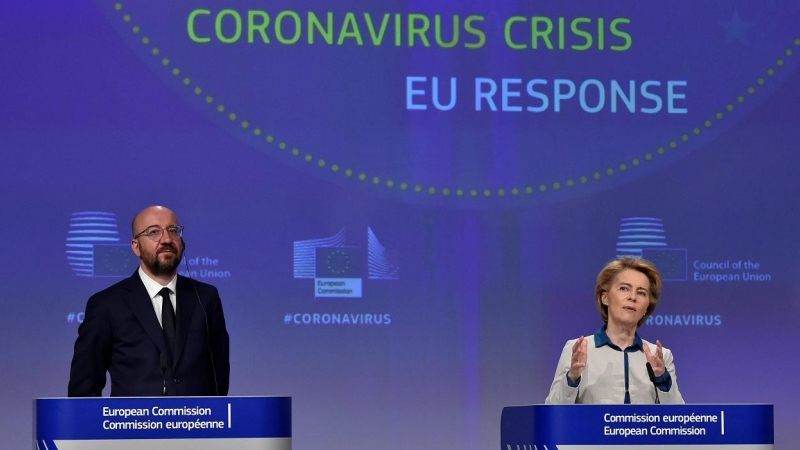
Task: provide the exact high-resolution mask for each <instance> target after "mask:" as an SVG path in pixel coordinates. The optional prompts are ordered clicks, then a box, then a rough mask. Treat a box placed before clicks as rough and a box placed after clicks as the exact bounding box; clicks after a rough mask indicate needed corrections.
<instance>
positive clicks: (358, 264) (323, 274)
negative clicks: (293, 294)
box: [294, 227, 400, 298]
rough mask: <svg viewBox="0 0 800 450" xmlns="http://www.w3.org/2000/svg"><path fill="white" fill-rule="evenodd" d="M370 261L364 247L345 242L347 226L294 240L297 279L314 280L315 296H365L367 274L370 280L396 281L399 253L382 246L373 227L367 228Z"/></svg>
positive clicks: (295, 274) (398, 269) (398, 270)
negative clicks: (321, 235) (323, 235)
mask: <svg viewBox="0 0 800 450" xmlns="http://www.w3.org/2000/svg"><path fill="white" fill-rule="evenodd" d="M366 244H367V253H366V260H364V255H363V254H362V248H361V247H354V246H348V245H346V243H345V229H342V230H341V231H339V232H338V233H337V234H335V235H334V236H331V237H328V238H321V239H310V240H304V241H295V242H294V278H296V279H304V278H310V279H313V280H314V297H318V298H324V297H354V298H360V297H361V295H362V280H363V278H364V264H363V263H365V262H366V277H367V278H368V279H370V280H396V279H398V276H399V273H400V266H399V264H398V262H397V259H396V257H395V255H394V254H393V253H392V252H391V251H390V250H388V249H386V248H385V247H384V246H383V245H381V243H380V241H379V240H378V237H377V236H376V235H375V232H374V231H372V228H370V227H367V239H366Z"/></svg>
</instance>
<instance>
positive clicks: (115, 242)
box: [66, 211, 139, 277]
mask: <svg viewBox="0 0 800 450" xmlns="http://www.w3.org/2000/svg"><path fill="white" fill-rule="evenodd" d="M66 252H67V262H68V263H69V266H70V268H72V271H73V272H74V273H75V274H76V275H78V276H82V277H122V276H128V275H130V274H131V273H132V272H133V271H134V270H136V267H137V266H138V265H139V261H138V259H137V258H136V255H134V254H133V252H132V251H131V247H130V245H128V244H127V243H121V241H120V237H119V226H118V225H117V216H116V215H115V214H114V213H110V212H100V211H82V212H76V213H73V214H72V218H71V219H70V223H69V230H68V231H67V251H66Z"/></svg>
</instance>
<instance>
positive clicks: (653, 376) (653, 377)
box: [647, 361, 661, 405]
mask: <svg viewBox="0 0 800 450" xmlns="http://www.w3.org/2000/svg"><path fill="white" fill-rule="evenodd" d="M647 376H649V377H650V382H651V383H653V388H654V389H655V390H656V405H658V404H660V403H661V400H659V399H658V385H656V373H655V372H653V366H652V365H651V364H650V362H649V361H648V362H647Z"/></svg>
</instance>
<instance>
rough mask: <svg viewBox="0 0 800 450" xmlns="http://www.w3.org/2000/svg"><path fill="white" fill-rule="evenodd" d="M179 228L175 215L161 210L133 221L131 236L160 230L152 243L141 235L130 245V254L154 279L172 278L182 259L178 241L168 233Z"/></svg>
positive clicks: (149, 212) (144, 212) (157, 208)
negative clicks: (131, 251)
mask: <svg viewBox="0 0 800 450" xmlns="http://www.w3.org/2000/svg"><path fill="white" fill-rule="evenodd" d="M177 225H178V218H177V217H176V216H175V213H173V212H172V211H170V210H169V209H166V208H162V207H153V208H148V209H146V210H144V211H143V212H142V213H140V214H139V216H137V217H136V220H134V233H135V234H136V235H139V234H140V233H142V232H143V231H145V230H147V231H152V230H153V229H160V230H161V236H160V237H158V238H156V239H151V238H150V237H148V236H147V234H148V233H144V234H142V235H140V236H139V237H137V238H134V239H133V240H132V241H131V248H132V249H133V252H134V253H135V254H136V256H138V257H139V258H140V259H141V260H142V265H143V266H144V267H145V268H146V269H147V270H148V271H149V272H150V273H151V274H153V275H156V276H173V275H175V273H176V272H177V269H178V264H180V262H181V258H182V257H183V243H182V242H181V238H179V237H176V236H172V235H171V234H170V233H169V232H168V231H167V229H168V228H170V227H174V226H177Z"/></svg>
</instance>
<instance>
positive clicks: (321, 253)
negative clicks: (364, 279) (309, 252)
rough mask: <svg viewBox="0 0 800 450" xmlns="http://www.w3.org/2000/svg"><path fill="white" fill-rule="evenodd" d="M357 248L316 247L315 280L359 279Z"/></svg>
mask: <svg viewBox="0 0 800 450" xmlns="http://www.w3.org/2000/svg"><path fill="white" fill-rule="evenodd" d="M360 250H361V249H360V248H359V247H317V248H316V266H317V267H316V278H361V251H360Z"/></svg>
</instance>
